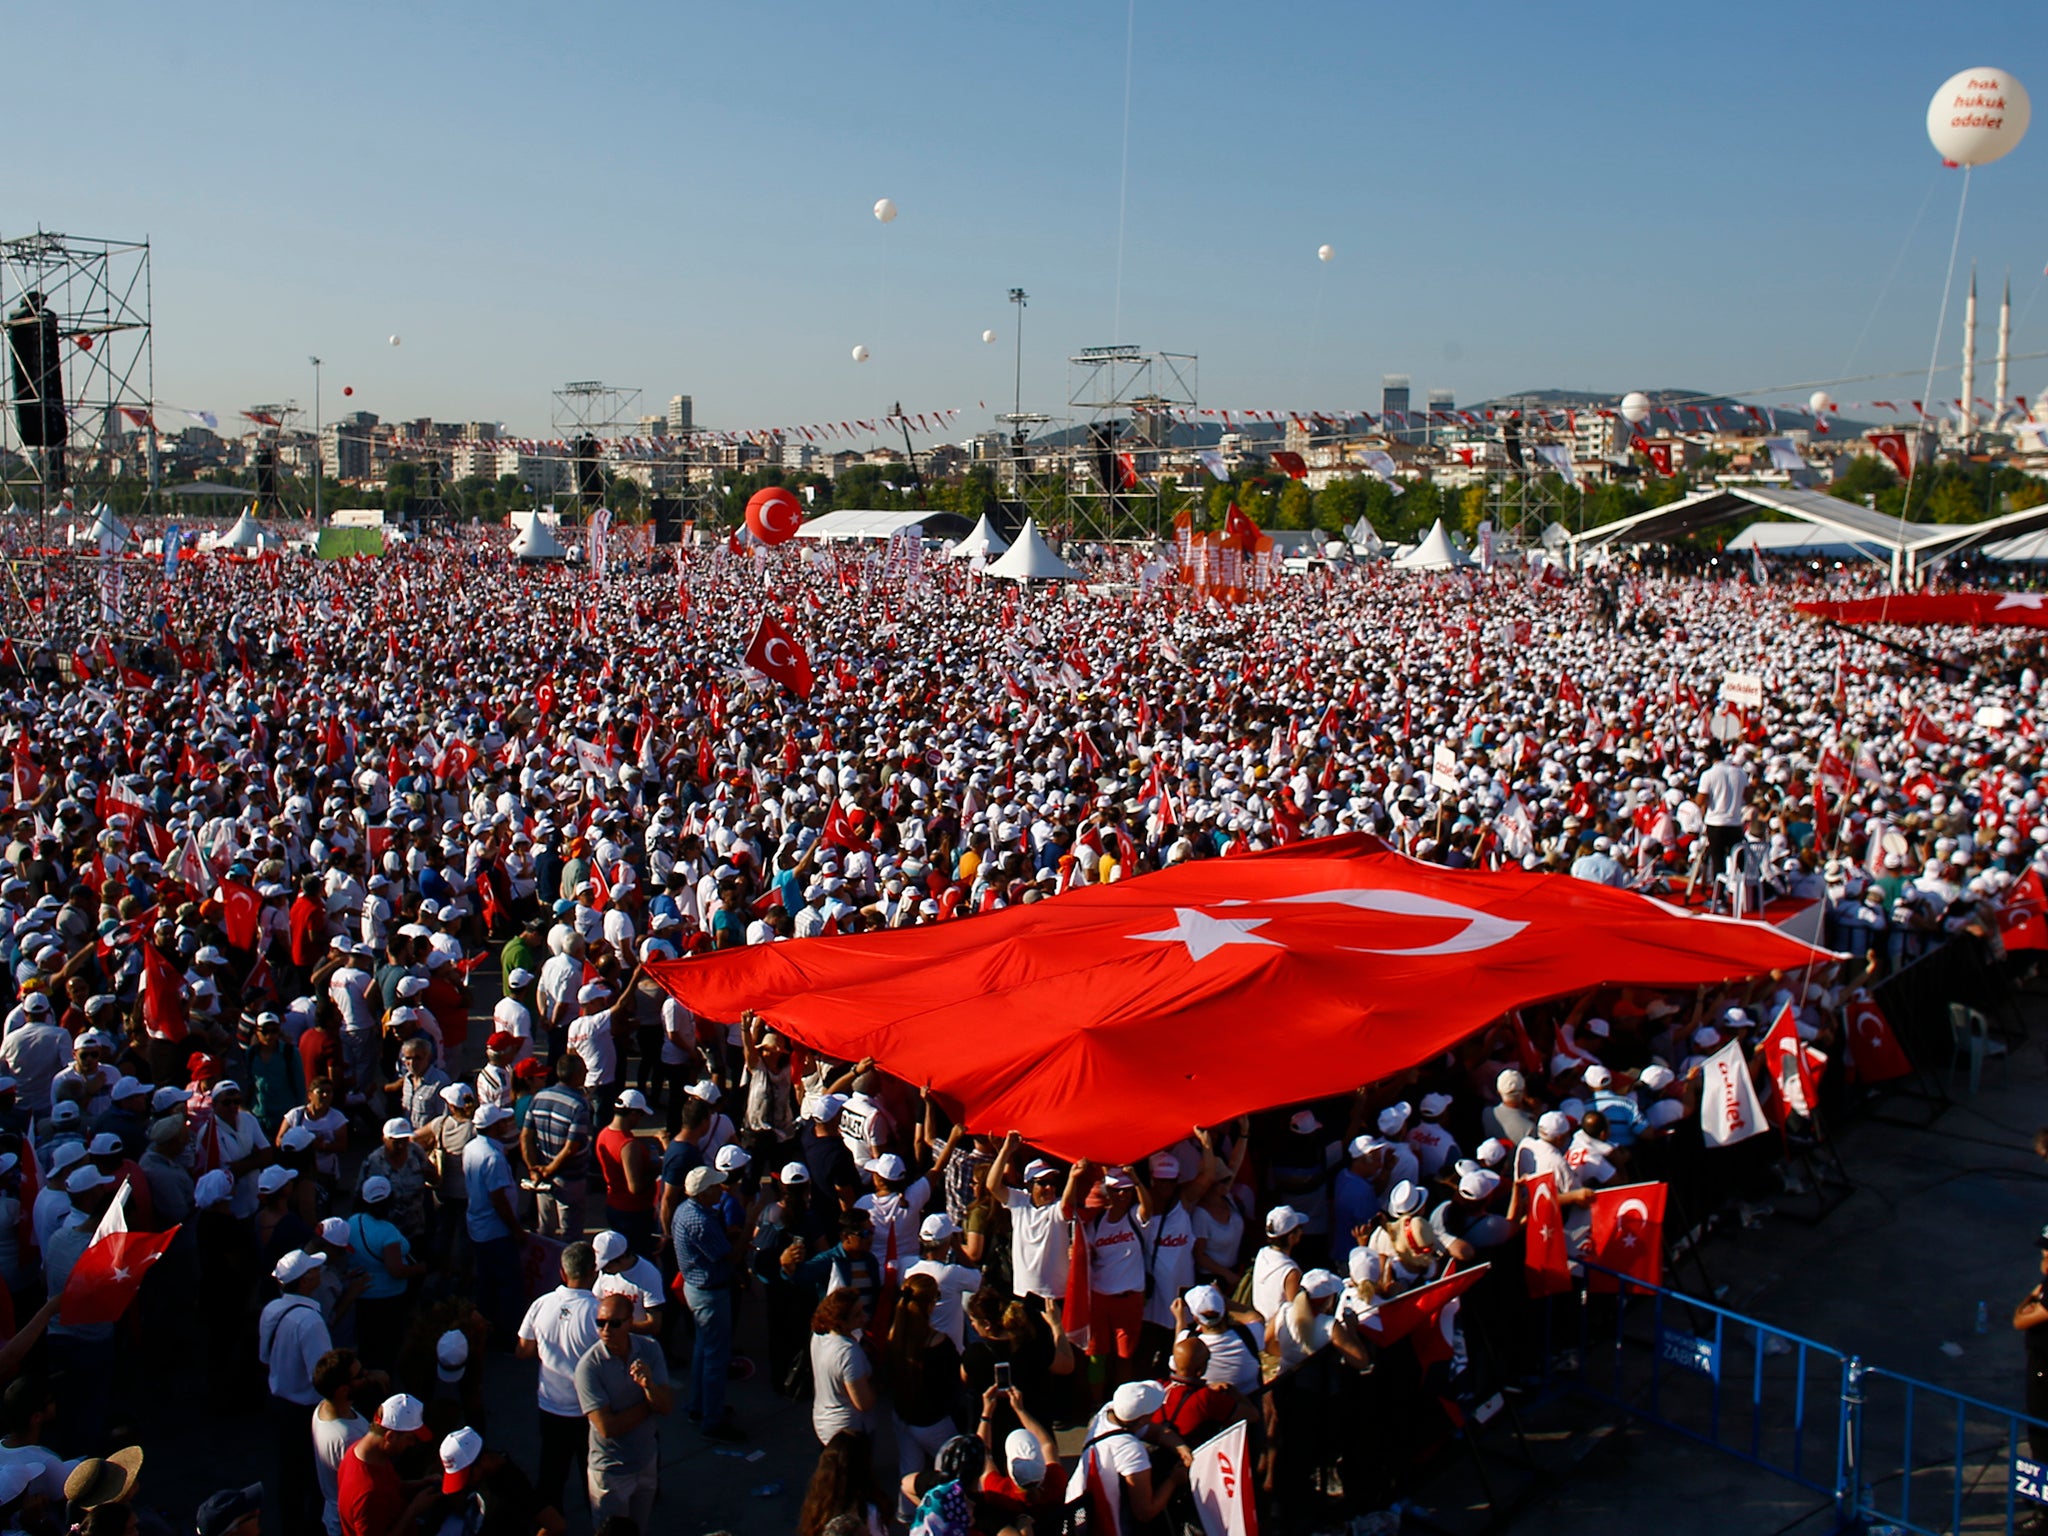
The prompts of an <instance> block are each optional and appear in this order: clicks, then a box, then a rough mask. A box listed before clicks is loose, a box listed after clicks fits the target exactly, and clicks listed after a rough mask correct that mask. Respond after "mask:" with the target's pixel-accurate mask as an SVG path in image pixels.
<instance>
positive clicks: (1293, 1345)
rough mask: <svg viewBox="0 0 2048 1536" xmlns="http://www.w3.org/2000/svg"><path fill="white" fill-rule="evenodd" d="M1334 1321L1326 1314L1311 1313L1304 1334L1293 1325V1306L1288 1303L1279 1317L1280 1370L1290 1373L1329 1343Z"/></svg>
mask: <svg viewBox="0 0 2048 1536" xmlns="http://www.w3.org/2000/svg"><path fill="white" fill-rule="evenodd" d="M1335 1321H1336V1319H1335V1318H1333V1317H1331V1316H1330V1314H1329V1313H1327V1312H1317V1313H1313V1314H1311V1315H1310V1317H1309V1321H1308V1329H1307V1331H1306V1332H1305V1333H1304V1332H1303V1331H1301V1330H1300V1329H1299V1328H1297V1327H1296V1325H1295V1317H1294V1304H1293V1303H1292V1302H1289V1303H1288V1304H1287V1306H1286V1308H1285V1309H1284V1310H1283V1311H1282V1313H1281V1317H1280V1369H1281V1370H1283V1371H1291V1370H1293V1369H1294V1367H1296V1366H1297V1365H1299V1364H1301V1362H1302V1361H1304V1360H1306V1359H1307V1358H1308V1357H1309V1356H1310V1355H1312V1354H1314V1353H1315V1352H1316V1351H1317V1350H1319V1349H1322V1348H1324V1347H1326V1346H1327V1345H1328V1344H1329V1342H1330V1327H1331V1324H1333V1323H1334V1322H1335Z"/></svg>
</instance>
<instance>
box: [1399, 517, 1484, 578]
mask: <svg viewBox="0 0 2048 1536" xmlns="http://www.w3.org/2000/svg"><path fill="white" fill-rule="evenodd" d="M1472 563H1473V561H1472V557H1471V556H1470V555H1468V554H1466V553H1465V552H1464V551H1463V550H1462V549H1460V548H1458V546H1457V545H1455V544H1453V543H1452V542H1451V536H1450V534H1449V533H1447V532H1445V530H1444V520H1443V519H1442V518H1438V519H1437V520H1436V521H1435V522H1434V523H1432V524H1430V526H1429V532H1428V533H1427V534H1425V535H1424V536H1423V540H1422V542H1421V543H1420V544H1418V545H1416V546H1415V547H1414V548H1413V549H1411V550H1409V551H1408V553H1407V554H1405V555H1401V556H1399V557H1397V558H1396V559H1395V561H1394V566H1395V568H1396V569H1397V570H1403V571H1448V570H1454V569H1456V568H1457V567H1459V566H1466V565H1471V564H1472Z"/></svg>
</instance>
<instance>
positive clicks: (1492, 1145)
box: [1479, 1136, 1515, 1168]
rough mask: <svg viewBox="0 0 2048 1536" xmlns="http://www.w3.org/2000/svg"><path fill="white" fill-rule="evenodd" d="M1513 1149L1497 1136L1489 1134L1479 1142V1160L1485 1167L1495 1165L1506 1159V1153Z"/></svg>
mask: <svg viewBox="0 0 2048 1536" xmlns="http://www.w3.org/2000/svg"><path fill="white" fill-rule="evenodd" d="M1514 1150H1515V1149H1514V1148H1513V1147H1511V1146H1509V1145H1508V1144H1507V1143H1506V1142H1504V1141H1502V1140H1501V1139H1500V1138H1499V1137H1498V1136H1489V1137H1487V1138H1486V1140H1484V1141H1482V1142H1481V1143H1479V1161H1480V1162H1482V1163H1484V1164H1485V1165H1486V1166H1487V1167H1489V1168H1492V1167H1496V1166H1498V1165H1499V1164H1501V1163H1504V1162H1506V1161H1507V1160H1508V1154H1509V1153H1510V1152H1512V1151H1514Z"/></svg>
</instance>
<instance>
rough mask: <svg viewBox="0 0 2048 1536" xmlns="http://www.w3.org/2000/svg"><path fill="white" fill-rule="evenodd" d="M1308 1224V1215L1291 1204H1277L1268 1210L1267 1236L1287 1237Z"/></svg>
mask: <svg viewBox="0 0 2048 1536" xmlns="http://www.w3.org/2000/svg"><path fill="white" fill-rule="evenodd" d="M1307 1225H1308V1217H1306V1216H1304V1215H1303V1214H1302V1213H1301V1212H1300V1211H1297V1210H1296V1209H1295V1208H1294V1207H1293V1206H1291V1205H1276V1206H1274V1207H1273V1209H1271V1210H1270V1211H1268V1212H1266V1236H1268V1237H1285V1236H1286V1235H1287V1234H1288V1233H1290V1232H1298V1231H1300V1230H1301V1229H1302V1228H1303V1227H1305V1226H1307Z"/></svg>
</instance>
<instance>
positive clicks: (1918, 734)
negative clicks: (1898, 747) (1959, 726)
mask: <svg viewBox="0 0 2048 1536" xmlns="http://www.w3.org/2000/svg"><path fill="white" fill-rule="evenodd" d="M1906 745H1907V746H1909V747H1910V746H1923V747H1945V746H1947V745H1948V732H1946V731H1944V730H1943V729H1942V728H1941V727H1940V726H1938V725H1936V724H1935V723H1934V722H1933V721H1932V720H1930V719H1928V718H1927V711H1925V710H1924V709H1916V710H1914V711H1913V713H1912V714H1910V715H1908V716H1907V717H1906Z"/></svg>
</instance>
